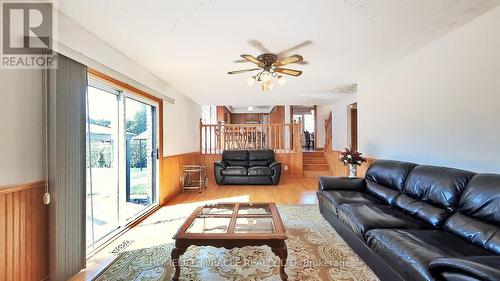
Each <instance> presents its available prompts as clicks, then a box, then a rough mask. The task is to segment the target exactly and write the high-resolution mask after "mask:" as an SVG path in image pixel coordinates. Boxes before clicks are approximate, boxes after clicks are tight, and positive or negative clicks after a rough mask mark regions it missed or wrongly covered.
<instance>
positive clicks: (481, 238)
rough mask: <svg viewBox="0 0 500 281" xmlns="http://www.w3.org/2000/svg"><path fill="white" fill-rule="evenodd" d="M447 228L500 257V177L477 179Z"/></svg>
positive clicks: (446, 224)
mask: <svg viewBox="0 0 500 281" xmlns="http://www.w3.org/2000/svg"><path fill="white" fill-rule="evenodd" d="M444 229H445V230H447V231H450V232H452V233H454V234H456V235H458V236H460V237H462V238H464V239H466V240H467V241H469V242H470V243H473V244H475V245H477V246H479V247H482V248H484V249H486V250H488V251H491V252H493V253H495V254H497V255H500V175H493V174H478V175H476V176H474V177H473V178H472V179H471V181H470V182H469V184H468V185H467V187H466V188H465V190H464V192H463V193H462V196H461V198H460V203H459V207H458V212H457V213H455V214H454V215H453V216H451V217H450V218H449V219H448V220H447V221H446V223H445V225H444Z"/></svg>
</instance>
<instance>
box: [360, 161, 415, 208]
mask: <svg viewBox="0 0 500 281" xmlns="http://www.w3.org/2000/svg"><path fill="white" fill-rule="evenodd" d="M415 166H416V164H413V163H408V162H400V161H392V160H375V161H374V162H373V163H372V165H371V166H370V167H369V168H368V170H367V171H366V176H365V178H366V187H367V192H368V193H370V194H371V195H373V196H375V197H377V198H379V199H380V200H383V201H384V202H386V203H387V204H391V202H392V200H394V198H396V196H398V195H399V191H400V190H401V189H402V188H403V185H404V183H405V181H406V178H407V177H408V175H409V174H410V171H411V170H412V169H413V168H414V167H415Z"/></svg>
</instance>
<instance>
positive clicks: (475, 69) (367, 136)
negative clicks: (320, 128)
mask: <svg viewBox="0 0 500 281" xmlns="http://www.w3.org/2000/svg"><path fill="white" fill-rule="evenodd" d="M499 27H500V7H497V8H495V9H494V10H492V11H490V12H488V13H486V14H484V15H482V16H480V17H478V18H476V19H475V20H473V21H472V22H469V23H468V24H466V25H464V26H462V27H460V28H459V29H457V30H455V31H453V32H452V33H449V34H448V35H446V36H444V37H442V38H440V39H438V40H436V41H434V42H432V43H431V44H429V45H428V46H426V47H424V48H422V49H420V50H419V51H417V52H416V53H414V54H412V55H410V56H408V57H406V58H404V59H402V60H401V61H399V62H397V63H396V64H394V65H392V66H390V67H388V68H386V69H385V70H383V71H381V72H379V73H377V75H375V76H372V77H370V78H368V79H367V80H365V81H361V83H359V88H358V98H359V100H358V112H359V126H360V127H359V137H360V150H361V151H362V152H365V154H368V155H371V156H375V157H378V158H390V159H400V160H407V161H414V162H416V163H422V164H424V163H425V164H435V165H444V166H451V167H458V168H463V169H469V170H473V171H478V172H497V173H498V172H500V157H499V155H500V145H499V144H500V127H499V126H500V52H499V50H500V36H499V31H498V28H499ZM334 118H335V117H334ZM337 129H338V128H337Z"/></svg>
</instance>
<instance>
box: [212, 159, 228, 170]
mask: <svg viewBox="0 0 500 281" xmlns="http://www.w3.org/2000/svg"><path fill="white" fill-rule="evenodd" d="M214 165H215V166H219V167H221V168H222V169H225V168H226V167H227V165H226V161H224V160H222V161H215V162H214Z"/></svg>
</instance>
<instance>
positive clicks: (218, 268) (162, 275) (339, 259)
mask: <svg viewBox="0 0 500 281" xmlns="http://www.w3.org/2000/svg"><path fill="white" fill-rule="evenodd" d="M278 208H279V211H280V215H281V218H282V219H283V223H284V224H285V228H286V231H287V235H288V240H287V247H288V262H287V265H286V268H285V271H286V273H287V274H288V276H289V278H288V280H308V281H309V280H336V281H337V280H353V281H354V280H356V281H358V280H360V281H363V280H377V277H376V276H375V275H374V274H373V273H372V271H371V270H370V269H369V268H368V267H367V266H366V265H365V264H364V262H363V261H362V260H361V259H360V258H359V257H358V256H357V255H356V254H355V253H354V252H353V251H352V249H351V248H350V247H349V246H348V245H347V244H346V243H345V242H344V241H343V240H342V238H341V237H340V236H339V235H338V234H337V233H336V232H335V230H334V229H333V228H332V227H331V226H330V225H329V224H328V222H327V221H325V220H324V219H323V217H322V216H321V214H320V213H319V210H318V206H317V205H280V206H278ZM171 250H172V244H165V245H159V246H155V247H151V248H145V249H138V250H131V251H127V252H124V253H122V254H121V255H119V256H118V257H117V258H116V260H115V261H114V262H113V263H112V264H111V265H110V266H108V267H107V269H106V270H105V271H104V272H102V273H101V274H100V275H99V276H98V277H97V278H96V279H94V280H97V281H103V280H141V281H146V280H147V281H153V280H155V281H156V280H164V281H166V280H170V278H171V276H172V273H173V268H172V265H171V263H170V251H171ZM180 262H181V264H182V265H183V267H182V268H181V280H189V281H195V280H200V281H205V280H214V281H218V280H221V281H222V280H224V281H227V280H229V281H264V280H266V281H267V280H269V281H271V280H280V278H279V274H278V270H279V268H278V265H279V259H278V258H277V257H276V256H274V254H273V253H272V252H271V249H270V248H269V247H267V246H263V247H245V248H237V249H232V250H226V249H223V248H213V247H195V246H192V247H190V248H189V249H188V250H187V252H186V253H185V254H184V255H183V256H182V257H181V259H180Z"/></svg>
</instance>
